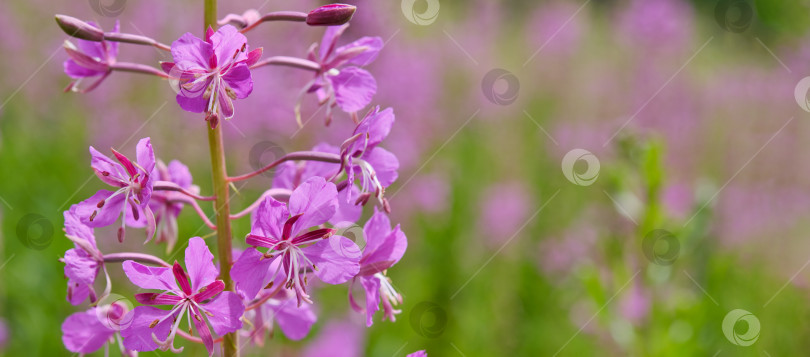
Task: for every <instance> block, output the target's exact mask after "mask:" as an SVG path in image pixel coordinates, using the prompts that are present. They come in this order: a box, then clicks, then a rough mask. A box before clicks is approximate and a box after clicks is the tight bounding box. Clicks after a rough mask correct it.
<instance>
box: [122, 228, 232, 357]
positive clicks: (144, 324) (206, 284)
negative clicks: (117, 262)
mask: <svg viewBox="0 0 810 357" xmlns="http://www.w3.org/2000/svg"><path fill="white" fill-rule="evenodd" d="M213 258H214V256H213V255H212V254H211V252H210V251H209V250H208V246H207V245H206V244H205V241H204V240H203V239H202V238H199V237H194V238H191V239H189V242H188V247H187V248H186V257H185V261H186V269H185V270H184V269H183V267H181V266H180V264H178V263H177V262H175V263H174V266H173V267H171V268H168V267H157V268H156V267H149V266H145V265H142V264H139V263H136V262H133V261H131V260H128V261H125V262H124V263H123V269H124V273H126V275H127V277H128V278H129V280H130V281H132V283H133V284H135V285H137V286H138V287H140V288H142V289H156V290H161V291H163V292H161V293H140V294H136V295H135V299H136V300H137V301H138V302H139V303H141V304H144V305H150V306H138V307H136V308H135V309H134V310H132V312H131V314H132V317H131V319H132V320H131V321H132V322H131V323H130V325H129V326H128V327H127V328H125V329H124V330H123V331H121V336H122V337H123V338H124V345H125V346H126V347H127V348H128V349H132V350H135V351H154V350H155V349H157V348H160V349H161V350H164V351H165V350H167V349H171V350H172V351H173V352H179V351H182V350H183V348H182V347H181V348H179V349H177V348H175V347H174V337H175V334H176V332H177V329H178V328H179V326H180V322H181V321H182V320H183V315H185V314H186V313H188V315H187V321H188V324H189V331H191V325H192V322H193V325H194V329H195V330H196V331H197V334H198V335H199V337H200V338H201V339H202V340H203V343H204V344H205V348H206V349H208V354H209V356H211V355H213V353H214V338H213V336H212V335H211V330H210V328H209V324H210V326H211V327H213V328H214V332H215V333H216V334H217V335H220V336H222V335H225V334H227V333H230V332H233V331H236V330H238V329H240V328H241V327H242V322H241V321H240V317H241V316H242V313H244V311H245V306H244V305H243V304H242V300H241V299H240V298H239V295H237V294H236V293H233V292H230V291H223V290H224V289H225V283H224V282H222V280H216V279H217V276H218V275H219V271H218V270H217V268H216V267H215V266H214V263H213V262H212V259H213ZM153 305H167V306H171V310H162V309H158V308H156V307H153Z"/></svg>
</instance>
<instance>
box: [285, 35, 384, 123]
mask: <svg viewBox="0 0 810 357" xmlns="http://www.w3.org/2000/svg"><path fill="white" fill-rule="evenodd" d="M348 27H349V25H348V24H346V25H343V26H332V27H329V28H327V29H326V33H324V35H323V40H322V41H321V45H320V50H319V51H318V52H317V53H316V52H315V51H316V47H317V46H316V45H313V46H312V47H311V48H310V51H309V54H308V59H309V60H310V61H313V62H316V63H318V64H319V65H320V67H321V68H320V70H319V71H318V72H317V74H316V75H315V78H314V79H313V80H312V81H311V82H310V83H309V84H308V85H306V86H305V88H304V91H305V92H307V93H312V92H315V94H316V95H317V96H318V102H319V104H320V105H326V123H327V125H328V124H329V123H330V122H331V118H332V108H333V107H335V106H338V107H340V109H341V110H343V111H344V112H347V113H355V112H357V111H359V110H361V109H363V108H365V107H366V106H367V105H368V104H369V103H371V99H372V98H373V97H374V94H375V93H377V81H376V80H375V79H374V77H373V76H372V75H371V73H369V72H368V71H366V70H364V69H362V68H360V67H357V66H366V65H368V64H370V63H371V62H373V61H374V60H375V59H376V58H377V54H378V53H379V51H380V49H382V47H383V41H382V39H381V38H379V37H363V38H361V39H359V40H357V41H354V42H352V43H350V44H348V45H345V46H341V47H337V41H338V39H339V38H340V36H341V35H342V34H343V32H344V31H346V28H348ZM349 64H353V65H356V66H346V65H349ZM299 107H300V104H299V105H297V106H296V118H297V120H298V123H299V125H300V124H301V115H300V113H299V110H298V108H299Z"/></svg>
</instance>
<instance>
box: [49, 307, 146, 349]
mask: <svg viewBox="0 0 810 357" xmlns="http://www.w3.org/2000/svg"><path fill="white" fill-rule="evenodd" d="M127 312H128V311H127V307H126V306H125V305H124V304H122V303H119V302H114V303H112V304H110V305H103V306H98V307H93V308H91V309H89V310H87V311H82V312H77V313H74V314H72V315H70V316H68V317H67V319H65V321H64V322H63V323H62V343H64V345H65V348H67V349H68V350H69V351H71V352H75V353H82V354H84V353H93V352H95V351H98V350H99V349H100V348H101V347H103V346H104V344H105V343H108V342H109V343H115V340H116V339H115V337H116V336H115V335H116V334H117V333H119V332H120V330H121V329H122V328H123V327H125V326H127V324H128V321H127V318H128V317H127ZM119 349H120V351H121V355H123V356H137V353H135V352H133V351H130V350H127V349H126V348H125V347H124V346H123V345H122V344H119Z"/></svg>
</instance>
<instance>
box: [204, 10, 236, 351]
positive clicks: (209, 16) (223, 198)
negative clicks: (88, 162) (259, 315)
mask: <svg viewBox="0 0 810 357" xmlns="http://www.w3.org/2000/svg"><path fill="white" fill-rule="evenodd" d="M204 2H205V7H204V9H205V10H204V13H203V23H204V26H203V32H205V31H206V30H207V29H208V28H209V27H210V28H216V27H217V1H216V0H204ZM208 147H209V149H210V150H209V151H210V154H211V174H212V176H213V177H212V178H213V186H214V195H215V196H216V200H214V214H215V216H216V225H217V251H218V253H219V254H218V255H219V266H220V269H219V270H220V272H219V278H220V279H221V280H222V281H223V282H224V283H225V291H234V289H233V280H231V276H230V267H231V255H232V249H231V239H232V238H231V220H230V215H231V213H230V212H231V211H230V205H229V196H230V192H229V188H228V175H227V173H226V166H225V148H224V146H223V141H222V125H214V126H208ZM237 339H238V336H237V333H236V332H231V333H228V334H226V335H225V336H223V339H222V349H223V354H222V355H223V356H225V357H237V356H239V350H238V349H237V344H238V342H237Z"/></svg>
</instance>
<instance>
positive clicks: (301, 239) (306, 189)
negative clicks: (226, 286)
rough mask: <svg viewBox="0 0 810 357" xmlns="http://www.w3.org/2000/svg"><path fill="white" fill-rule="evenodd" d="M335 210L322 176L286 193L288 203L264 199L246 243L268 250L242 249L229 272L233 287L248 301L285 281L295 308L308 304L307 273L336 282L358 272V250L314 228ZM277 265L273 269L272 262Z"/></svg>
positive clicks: (329, 185)
mask: <svg viewBox="0 0 810 357" xmlns="http://www.w3.org/2000/svg"><path fill="white" fill-rule="evenodd" d="M336 210H337V190H336V189H335V185H334V184H332V183H331V182H326V180H324V179H323V178H322V177H313V178H310V179H309V180H307V181H306V182H304V183H302V184H301V185H300V186H298V188H296V189H295V190H294V191H293V192H292V195H290V203H289V209H288V207H287V205H285V204H284V203H281V202H279V201H276V200H275V199H273V198H272V197H268V198H267V199H266V200H265V201H264V202H262V204H261V205H260V206H259V208H258V209H257V210H256V212H254V217H253V224H252V228H251V230H250V234H248V236H247V237H246V242H247V244H249V245H252V246H254V247H263V248H268V250H267V252H266V253H265V254H262V253H260V252H259V251H258V250H256V248H250V249H247V250H245V251H244V252H243V253H242V255H241V256H240V257H239V259H238V260H237V261H236V262H235V263H234V265H233V268H232V269H231V277H233V280H234V282H235V283H236V289H237V290H238V291H239V292H240V293H241V294H243V295H244V296H245V297H246V298H248V299H250V298H253V297H255V296H256V294H258V292H259V290H261V288H262V287H264V286H266V285H267V284H269V283H270V282H271V281H274V280H275V277H276V275H277V274H281V275H282V276H283V277H284V281H285V283H284V287H285V288H286V289H290V290H292V291H294V293H295V296H296V298H297V299H298V305H299V306H300V305H301V303H302V302H304V301H305V302H307V303H312V300H310V298H309V294H308V293H307V282H306V276H307V273H308V272H307V270H311V271H313V272H314V274H315V276H317V277H318V278H319V279H320V280H321V281H323V282H325V283H329V284H341V283H345V282H346V281H349V279H351V278H352V277H354V276H355V275H356V274H357V272H358V271H359V270H360V266H359V265H358V261H359V259H360V249H359V248H358V247H357V245H356V244H354V242H352V241H351V240H350V239H348V238H346V237H342V236H338V235H334V230H333V229H329V228H316V229H314V230H309V229H310V228H312V227H317V226H320V225H321V224H323V223H325V222H326V221H328V220H329V218H331V217H332V216H333V215H334V214H335V211H336ZM279 259H281V261H282V264H279V265H276V266H275V269H273V264H272V263H273V262H274V261H276V260H279Z"/></svg>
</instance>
